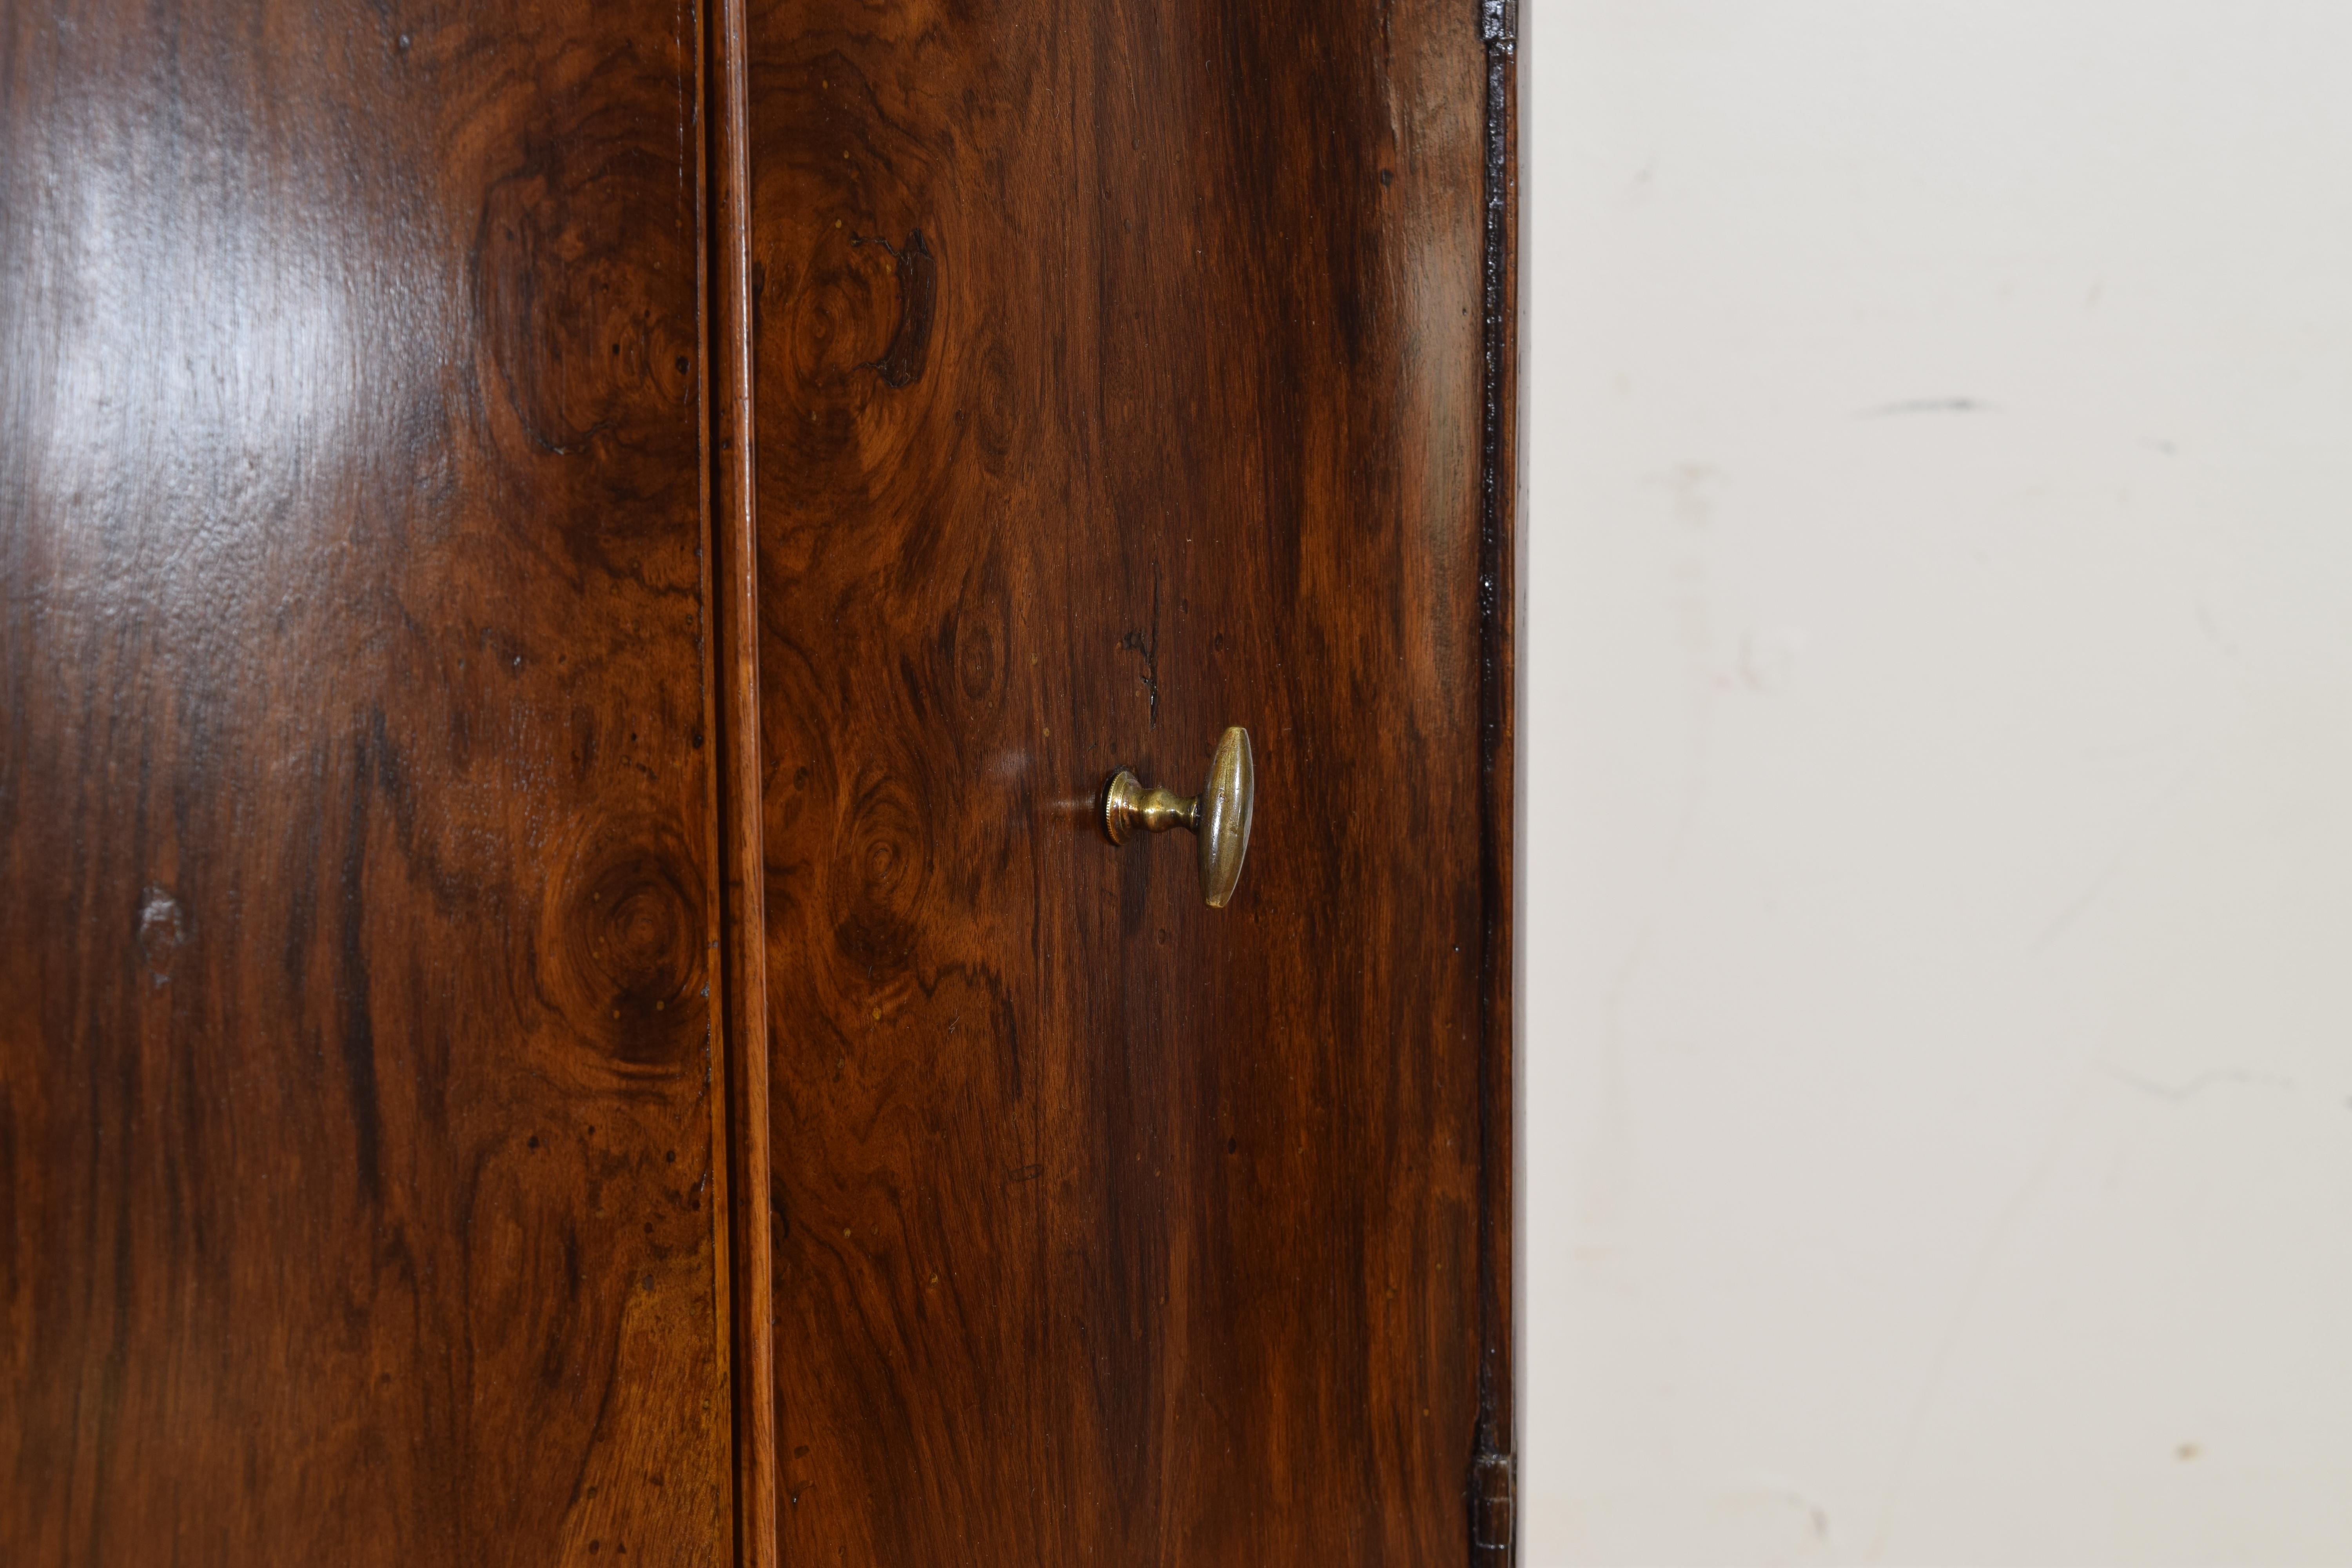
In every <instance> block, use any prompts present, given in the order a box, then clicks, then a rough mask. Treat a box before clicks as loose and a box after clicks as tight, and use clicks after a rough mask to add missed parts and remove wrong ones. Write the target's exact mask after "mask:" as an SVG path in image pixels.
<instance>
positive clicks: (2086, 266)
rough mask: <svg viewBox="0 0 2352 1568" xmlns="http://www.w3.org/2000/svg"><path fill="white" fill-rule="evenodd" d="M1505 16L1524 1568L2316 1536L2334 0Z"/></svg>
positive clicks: (2245, 1555)
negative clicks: (1515, 167) (1516, 650)
mask: <svg viewBox="0 0 2352 1568" xmlns="http://www.w3.org/2000/svg"><path fill="white" fill-rule="evenodd" d="M1526 21H1527V30H1528V49H1529V58H1530V61H1531V68H1532V73H1533V75H1532V83H1531V93H1532V103H1533V134H1532V137H1531V144H1530V146H1529V147H1528V158H1527V168H1526V174H1527V179H1528V196H1529V215H1528V216H1529V224H1530V238H1531V257H1530V266H1529V270H1528V281H1529V284H1530V287H1531V288H1532V290H1533V294H1532V300H1533V321H1532V324H1531V329H1530V344H1531V353H1532V370H1531V377H1532V379H1531V383H1530V414H1529V418H1530V431H1529V437H1530V441H1529V445H1530V450H1531V454H1532V461H1531V473H1530V483H1531V492H1532V493H1531V502H1532V518H1533V534H1532V542H1531V547H1530V548H1531V572H1532V576H1531V589H1530V592H1531V599H1532V606H1531V608H1532V614H1531V615H1530V617H1529V626H1528V668H1529V701H1530V707H1531V714H1530V718H1531V725H1530V733H1531V742H1530V758H1529V777H1528V790H1529V803H1530V806H1531V827H1530V833H1529V845H1528V854H1529V866H1528V888H1529V892H1528V944H1529V946H1528V982H1527V1002H1528V1062H1527V1094H1528V1102H1527V1106H1526V1115H1527V1144H1528V1149H1527V1175H1528V1188H1527V1194H1526V1202H1527V1217H1528V1240H1527V1246H1526V1253H1525V1258H1526V1279H1527V1291H1528V1299H1527V1312H1528V1318H1527V1322H1528V1349H1527V1357H1526V1377H1527V1390H1526V1405H1525V1416H1524V1428H1523V1450H1522V1451H1523V1462H1524V1469H1523V1472H1522V1480H1521V1485H1522V1509H1521V1521H1522V1541H1523V1542H1524V1543H1525V1546H1526V1552H1525V1561H1527V1562H1528V1563H1530V1564H1534V1565H1538V1568H1540V1565H1543V1564H1550V1563H1588V1562H1590V1563H1652V1562H1656V1563H1668V1562H1690V1563H1698V1562H1720V1563H1771V1562H1790V1563H1810V1562H1824V1563H1865V1562H1880V1563H1930V1562H1945V1563H2005V1562H2020V1563H2107V1562H2114V1563H2143V1562H2146V1563H2156V1562H2209V1563H2257V1562H2265V1561H2277V1562H2303V1563H2313V1562H2331V1561H2332V1562H2337V1563H2342V1562H2347V1561H2352V4H2345V3H2342V0H2335V3H2311V0H2306V3H2302V4H2263V3H2253V0H2230V3H2226V4H2225V3H2221V0H2212V3H2207V4H2187V3H2183V0H1815V3H1801V0H1739V3H1734V0H1722V3H1718V4H1711V5H1696V4H1673V3H1664V0H1616V3H1605V0H1529V4H1528V16H1527V18H1526Z"/></svg>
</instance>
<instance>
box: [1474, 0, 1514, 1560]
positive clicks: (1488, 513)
mask: <svg viewBox="0 0 2352 1568" xmlns="http://www.w3.org/2000/svg"><path fill="white" fill-rule="evenodd" d="M1478 21H1479V33H1480V37H1481V39H1482V41H1483V42H1484V43H1485V45H1486V192H1485V195H1486V227H1485V242H1486V253H1485V256H1484V258H1483V272H1484V283H1485V296H1486V311H1485V317H1486V320H1485V331H1484V345H1483V346H1484V350H1485V362H1486V363H1485V367H1484V369H1485V375H1486V387H1485V400H1484V401H1485V409H1484V418H1485V429H1484V431H1483V441H1482V450H1481V454H1480V457H1481V468H1482V472H1481V474H1480V517H1479V540H1478V556H1479V571H1478V591H1479V605H1478V621H1479V642H1480V655H1481V658H1480V678H1479V691H1478V701H1479V715H1478V718H1479V723H1478V746H1479V758H1478V762H1479V775H1480V788H1479V831H1478V889H1479V914H1480V926H1481V931H1480V935H1481V947H1480V954H1479V968H1480V973H1479V986H1478V1011H1479V1032H1480V1036H1481V1047H1482V1048H1481V1051H1480V1056H1479V1080H1478V1173H1479V1194H1478V1195H1479V1202H1478V1316H1479V1337H1480V1353H1479V1363H1478V1433H1477V1442H1476V1447H1475V1452H1474V1454H1473V1456H1472V1458H1471V1466H1470V1477H1469V1484H1470V1495H1471V1507H1470V1528H1471V1552H1470V1556H1471V1560H1472V1562H1473V1563H1475V1564H1477V1565H1478V1568H1495V1565H1500V1564H1506V1563H1511V1562H1513V1561H1514V1560H1515V1559H1516V1558H1517V1551H1516V1541H1517V1528H1516V1524H1517V1521H1516V1520H1515V1519H1514V1517H1513V1515H1514V1513H1515V1512H1516V1509H1515V1502H1516V1497H1515V1494H1516V1491H1517V1487H1516V1485H1515V1480H1516V1476H1517V1430H1516V1428H1517V1409H1516V1400H1515V1398H1514V1392H1515V1382H1516V1377H1517V1354H1516V1353H1515V1352H1516V1348H1517V1347H1516V1345H1515V1342H1514V1340H1513V1331H1514V1320H1515V1316H1516V1314H1515V1313H1514V1311H1513V1307H1514V1304H1515V1303H1514V1280H1515V1275H1516V1270H1515V1269H1514V1268H1513V1263H1514V1250H1515V1249H1514V1247H1513V1245H1512V1238H1513V1234H1514V1227H1513V1223H1512V1222H1513V1218H1514V1213H1513V1204H1514V1200H1515V1191H1516V1186H1517V1184H1516V1182H1515V1181H1514V1180H1513V1177H1514V1175H1515V1164H1516V1162H1517V1140H1516V1138H1515V1137H1514V1136H1513V1134H1514V1131H1515V1127H1514V1121H1515V1118H1516V1114H1517V1102H1518V1097H1517V1094H1516V1092H1515V1089H1516V1088H1517V1081H1516V1080H1517V1059H1518V1053H1517V1033H1518V1030H1517V1021H1518V1008H1517V974H1516V969H1517V964H1516V963H1515V959H1516V956H1517V951H1516V949H1517V932H1518V920H1517V915H1518V879H1517V874H1516V873H1517V852H1518V788H1517V784H1518V772H1519V769H1518V733H1519V726H1518V704H1519V692H1518V664H1517V651H1518V642H1517V637H1518V624H1519V609H1520V599H1521V595H1522V594H1523V592H1524V578H1523V574H1522V573H1521V572H1520V569H1519V568H1520V562H1521V559H1522V554H1523V550H1524V545H1523V542H1522V540H1521V537H1520V530H1519V526H1518V522H1519V440H1518V417H1519V407H1518V357H1519V308H1520V300H1519V289H1518V280H1519V268H1518V263H1519V201H1518V195H1519V193H1518V149H1519V123H1518V121H1519V113H1520V98H1519V74H1518V5H1517V0H1480V4H1479V16H1478Z"/></svg>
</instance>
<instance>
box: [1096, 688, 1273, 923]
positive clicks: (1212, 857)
mask: <svg viewBox="0 0 2352 1568" xmlns="http://www.w3.org/2000/svg"><path fill="white" fill-rule="evenodd" d="M1256 805H1257V764H1256V763H1255V762H1253V761H1252V760H1251V758H1250V742H1249V731H1247V730H1244V729H1243V728H1242V727H1241V726H1240V725H1238V724H1236V725H1234V727H1233V728H1232V729H1230V730H1228V731H1225V732H1224V734H1223V737H1221V738H1220V739H1219V740H1218V742H1217V754H1216V755H1215V756H1213V757H1212V758H1210V759H1209V782H1208V784H1206V785H1205V786H1204V787H1203V788H1202V791H1201V793H1200V794H1199V795H1196V796H1194V797H1193V798H1192V799H1191V800H1187V799H1185V798H1184V797H1183V796H1182V795H1178V794H1177V793H1176V792H1175V791H1173V790H1171V789H1165V788H1162V787H1160V785H1157V784H1155V785H1153V786H1152V787H1151V788H1150V789H1146V788H1144V787H1143V782H1142V781H1141V780H1140V779H1138V778H1137V777H1136V776H1135V775H1134V774H1133V773H1129V772H1128V770H1127V769H1125V768H1121V769H1119V770H1118V772H1117V773H1113V774H1111V775H1110V782H1109V783H1108V784H1105V785H1103V811H1102V824H1103V832H1104V833H1105V834H1106V835H1107V836H1108V837H1109V839H1110V841H1111V842H1112V843H1113V844H1124V843H1126V842H1127V837H1128V835H1129V834H1131V833H1134V832H1136V831H1138V830H1141V831H1142V832H1145V833H1165V832H1167V831H1168V830H1169V829H1170V828H1171V827H1189V828H1191V829H1192V831H1193V832H1194V833H1196V834H1198V835H1199V836H1200V839H1201V897H1202V899H1203V900H1206V902H1207V903H1208V906H1209V907H1210V908H1211V909H1213V910H1222V909H1223V908H1224V907H1225V904H1226V902H1227V901H1228V900H1231V899H1232V898H1233V896H1234V885H1235V884H1236V883H1238V882H1240V880H1241V879H1242V857H1243V856H1244V855H1246V854H1248V853H1249V833H1250V816H1251V813H1252V812H1254V811H1255V809H1256Z"/></svg>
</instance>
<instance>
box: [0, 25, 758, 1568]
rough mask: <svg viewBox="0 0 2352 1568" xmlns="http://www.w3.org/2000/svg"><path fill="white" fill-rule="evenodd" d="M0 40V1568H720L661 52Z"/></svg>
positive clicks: (681, 396) (703, 942) (697, 709)
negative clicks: (237, 1567)
mask: <svg viewBox="0 0 2352 1568" xmlns="http://www.w3.org/2000/svg"><path fill="white" fill-rule="evenodd" d="M0 15H4V16H5V19H0V279H5V288H0V592H4V593H5V600H0V726H5V729H0V1562H5V1563H10V1564H27V1565H30V1564H45V1563H124V1564H140V1565H142V1568H144V1565H148V1564H158V1563H223V1564H228V1563H236V1564H244V1563H335V1564H351V1563H501V1564H505V1563H551V1562H559V1561H560V1562H568V1563H609V1562H652V1563H711V1562H717V1561H719V1560H721V1559H723V1558H725V1557H727V1556H728V1555H729V1554H730V1519H729V1515H730V1485H729V1480H728V1465H729V1458H730V1442H729V1400H728V1384H727V1374H728V1360H727V1355H726V1351H725V1340H724V1326H725V1316H724V1281H723V1278H722V1276H721V1274H720V1269H721V1268H722V1266H723V1265H722V1253H721V1247H720V1240H719V1227H718V1222H719V1217H720V1216H719V1215H718V1213H717V1212H716V1210H715V1207H714V1198H713V1183H714V1176H715V1172H716V1170H717V1166H716V1164H715V1162H714V1137H713V1130H714V1124H715V1119H716V1118H717V1117H718V1115H719V1110H720V1105H719V1094H720V1089H719V1086H720V1084H721V1082H722V1081H723V1074H722V1073H721V1071H720V1067H719V1059H718V1057H717V1054H716V1053H717V1047H716V1043H715V1041H714V1035H713V1029H714V1019H715V1017H716V1016H717V1010H716V1009H715V1008H714V1006H713V1005H712V1002H711V1000H710V999H709V996H708V995H707V994H706V987H707V986H708V985H709V983H710V980H711V977H712V971H713V961H712V956H711V955H712V950H713V944H714V942H715V941H716V940H717V937H718V932H719V926H718V920H717V913H716V904H715V895H714V882H715V880H716V879H717V876H718V864H719V863H718V859H717V852H716V848H715V844H714V839H715V834H716V830H715V820H714V808H713V798H712V763H711V761H710V751H709V746H708V744H707V731H708V730H709V725H710V722H711V716H710V713H709V689H708V687H707V685H706V681H705V678H704V664H703V658H704V647H703V641H702V639H703V637H704V621H703V613H702V605H701V596H700V582H701V579H700V567H699V564H698V550H699V549H700V547H701V544H702V541H703V531H704V525H703V517H702V510H701V490H702V474H703V454H702V447H701V441H702V435H701V430H702V412H701V407H700V405H699V401H698V385H699V378H700V374H701V370H700V365H699V363H698V362H699V358H700V353H701V350H700V346H699V345H700V340H701V329H700V321H699V316H698V308H699V298H700V277H701V271H700V264H699V259H698V258H699V255H700V238H699V234H698V179H699V163H698V158H699V151H698V147H699V132H698V123H697V120H696V115H697V109H696V102H697V96H698V27H699V24H698V21H697V19H696V18H695V17H694V16H692V15H691V14H689V13H687V12H682V11H680V10H678V9H677V8H676V7H674V6H669V5H650V4H644V3H640V0H621V3H617V4H608V5H597V6H593V7H591V6H584V5H554V4H537V3H534V0H516V3H514V4H509V5H490V6H482V7H457V8H451V7H427V6H425V5H415V4H409V3H406V0H391V3H389V4H384V5H355V4H350V3H348V0H327V3H325V4H320V5H287V4H279V3H277V0H262V3H253V4H248V3H246V0H236V3H231V0H167V3H163V4H140V5H131V4H123V3H100V4H90V5H47V4H25V5H14V6H11V7H8V8H6V10H5V14H0Z"/></svg>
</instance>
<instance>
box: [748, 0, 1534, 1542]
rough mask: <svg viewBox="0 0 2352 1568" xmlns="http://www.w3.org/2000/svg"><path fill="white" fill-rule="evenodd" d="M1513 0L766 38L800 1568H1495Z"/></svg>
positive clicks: (786, 1299)
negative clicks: (1146, 799) (1186, 805)
mask: <svg viewBox="0 0 2352 1568" xmlns="http://www.w3.org/2000/svg"><path fill="white" fill-rule="evenodd" d="M748 36H749V98H748V121H749V134H750V160H749V162H750V170H751V203H750V214H751V267H752V289H753V291H754V292H755V294H756V297H757V314H756V329H757V330H756V366H757V370H756V380H755V384H754V386H753V389H752V390H753V394H754V396H755V399H756V405H757V427H758V460H757V469H758V481H757V496H758V503H759V531H758V542H759V574H760V582H761V625H762V639H761V645H760V700H761V723H762V729H763V737H764V745H765V763H766V774H765V778H766V787H765V803H766V810H765V816H764V823H763V826H764V829H765V835H766V849H765V855H766V865H767V879H766V888H765V898H766V907H767V915H768V926H767V930H768V936H769V949H768V986H769V997H770V1016H771V1017H772V1023H773V1030H772V1047H771V1061H772V1132H773V1138H772V1147H773V1152H774V1153H773V1158H774V1177H773V1184H772V1205H771V1212H772V1224H773V1243H774V1265H773V1289H774V1297H775V1301H774V1308H773V1316H774V1319H775V1339H774V1368H775V1371H774V1383H775V1397H776V1412H775V1418H776V1431H777V1436H776V1443H777V1454H778V1465H779V1477H780V1484H781V1494H780V1497H779V1500H778V1505H777V1515H778V1519H779V1521H780V1533H781V1537H782V1557H783V1560H784V1561H785V1562H786V1563H800V1562H808V1563H835V1562H847V1563H978V1564H994V1563H1124V1564H1149V1563H1160V1564H1167V1565H1170V1568H1180V1565H1181V1568H1202V1565H1208V1564H1252V1565H1262V1564H1271V1563H1283V1564H1301V1565H1304V1564H1318V1565H1320V1564H1331V1563H1348V1564H1351V1565H1368V1564H1376V1563H1411V1564H1428V1563H1462V1562H1469V1561H1472V1560H1474V1558H1475V1559H1476V1560H1479V1561H1488V1560H1492V1559H1493V1558H1495V1557H1496V1556H1498V1555H1499V1554H1502V1553H1506V1552H1507V1549H1508V1548H1507V1542H1508V1541H1509V1518H1508V1477H1509V1458H1508V1455H1509V1449H1510V1436H1509V1405H1508V1395H1509V1386H1510V1362H1509V1354H1508V1346H1509V1316H1508V1293H1509V1278H1510V1274H1509V1247H1508V1237H1509V1203H1510V1187H1509V1163H1510V1087H1509V1067H1510V1057H1509V1042H1510V1029H1509V1011H1510V1007H1509V996H1510V989H1509V943H1510V920H1509V910H1510V900H1511V889H1510V875H1509V868H1510V853H1511V837H1510V810H1511V798H1512V796H1511V723H1510V712H1511V706H1512V697H1511V685H1510V681H1511V673H1510V658H1509V654H1510V647H1511V643H1510V636H1511V626H1510V619H1511V611H1510V606H1511V603H1512V594H1513V582H1514V576H1513V573H1512V567H1511V556H1510V538H1511V534H1510V521H1511V520H1510V513H1509V508H1510V494H1511V472H1512V457H1511V443H1510V406H1511V403H1510V378H1509V365H1510V356H1511V352H1512V333H1511V327H1510V321H1511V301H1510V268H1509V260H1510V249H1511V233H1512V223H1511V216H1510V215H1511V207H1510V190H1509V171H1510V148H1511V137H1510V118H1511V113H1512V110H1513V104H1512V90H1513V89H1512V77H1511V58H1510V43H1509V38H1508V26H1507V7H1505V6H1501V5H1496V6H1488V7H1485V8H1483V10H1482V8H1481V7H1479V6H1477V5H1471V4H1469V3H1468V0H1444V3H1441V4H1420V3H1418V0H1402V3H1399V4H1393V5H1374V4H1370V3H1369V0H1300V3H1298V4H1290V5H1228V4H1222V3H1215V0H1156V3H1153V4H1111V5H1105V4H1097V3H1094V0H1014V3H1011V4H1005V5H988V6H978V7H974V6H970V5H961V4H949V3H945V0H914V3H912V4H908V5H890V6H882V7H877V6H874V5H866V4H863V3H859V0H791V3H790V4H783V3H774V4H761V3H757V0H755V3H754V4H753V5H751V13H750V25H749V29H748ZM1229 726H1241V727H1244V728H1245V729H1246V730H1247V731H1249V734H1250V736H1251V738H1252V742H1253V750H1254V755H1255V826H1254V835H1253V840H1252V842H1251V844H1250V846H1249V848H1248V852H1247V858H1246V861H1245V863H1244V870H1243V873H1242V876H1241V879H1240V883H1239V886H1238V889H1237V890H1236V892H1235V893H1234V897H1233V898H1232V900H1231V901H1230V903H1229V904H1227V905H1226V907H1223V908H1222V909H1220V908H1212V907H1209V906H1208V904H1207V903H1205V902H1204V900H1203V896H1202V884H1201V879H1200V876H1199V873H1198V869H1197V866H1196V862H1195V858H1194V855H1193V847H1194V846H1193V843H1192V840H1191V839H1189V838H1187V837H1185V836H1184V835H1183V834H1182V832H1181V830H1180V831H1178V832H1177V833H1175V834H1172V835H1169V836H1149V835H1147V836H1143V837H1138V838H1135V839H1132V840H1130V841H1129V842H1127V843H1125V844H1123V845H1121V846H1120V847H1116V848H1114V847H1112V846H1111V845H1110V844H1109V843H1108V841H1107V839H1106V837H1105V835H1104V833H1103V832H1102V831H1101V822H1100V814H1099V805H1098V792H1099V790H1100V788H1101V786H1102V784H1103V783H1104V781H1105V779H1106V777H1107V776H1108V775H1109V774H1110V773H1112V772H1113V770H1114V769H1116V768H1118V767H1120V766H1122V765H1124V766H1126V767H1129V768H1131V769H1133V770H1134V771H1135V773H1137V774H1138V775H1139V777H1140V778H1141V779H1142V780H1143V781H1145V782H1146V783H1149V784H1165V785H1169V786H1172V787H1173V788H1174V789H1176V790H1177V791H1178V792H1180V793H1181V794H1183V795H1191V794H1192V792H1193V791H1194V790H1195V789H1196V788H1197V787H1198V786H1199V785H1201V784H1202V781H1203V780H1204V778H1205V777H1206V776H1207V775H1208V773H1209V772H1210V768H1211V759H1212V748H1213V746H1214V745H1215V744H1216V743H1217V742H1218V741H1219V738H1220V736H1221V735H1222V733H1223V731H1225V730H1226V729H1227V728H1228V727H1229Z"/></svg>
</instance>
